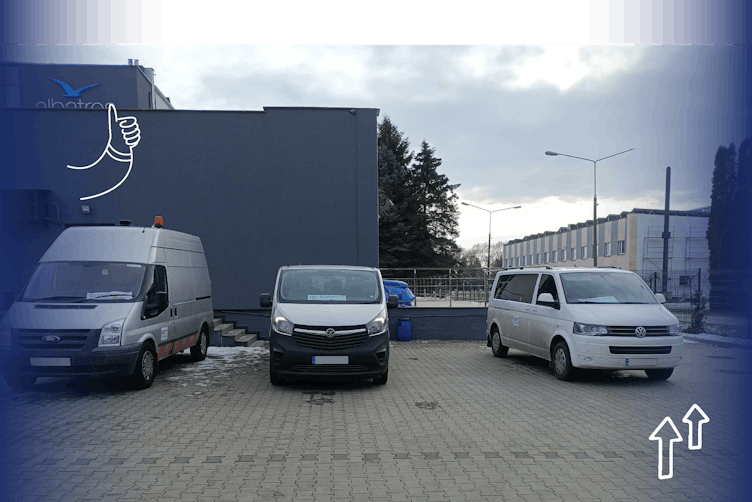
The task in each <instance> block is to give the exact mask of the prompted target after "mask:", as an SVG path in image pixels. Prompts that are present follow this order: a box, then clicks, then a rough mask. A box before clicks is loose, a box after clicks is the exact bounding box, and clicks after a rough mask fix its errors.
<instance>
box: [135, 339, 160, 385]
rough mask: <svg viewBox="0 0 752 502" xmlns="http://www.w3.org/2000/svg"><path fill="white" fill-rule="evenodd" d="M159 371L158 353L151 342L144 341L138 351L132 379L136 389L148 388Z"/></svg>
mask: <svg viewBox="0 0 752 502" xmlns="http://www.w3.org/2000/svg"><path fill="white" fill-rule="evenodd" d="M156 372H157V353H156V352H155V351H154V347H153V346H152V344H150V343H144V344H143V345H142V346H141V352H139V353H138V361H137V362H136V367H135V368H133V375H132V376H131V378H130V380H131V383H132V384H133V386H134V387H135V388H136V389H148V388H149V387H151V384H152V383H154V375H155V374H156Z"/></svg>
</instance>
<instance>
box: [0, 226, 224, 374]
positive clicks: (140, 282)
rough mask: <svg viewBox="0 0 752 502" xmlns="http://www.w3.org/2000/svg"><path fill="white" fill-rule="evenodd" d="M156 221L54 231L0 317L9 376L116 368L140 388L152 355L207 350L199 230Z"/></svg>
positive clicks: (207, 304) (153, 365) (1, 356)
mask: <svg viewBox="0 0 752 502" xmlns="http://www.w3.org/2000/svg"><path fill="white" fill-rule="evenodd" d="M161 223H162V221H161V217H157V219H156V220H155V225H154V226H153V227H133V226H130V223H129V222H121V225H120V226H96V227H71V228H68V229H66V230H64V231H63V233H62V234H60V236H59V237H58V238H57V240H55V242H54V243H53V244H52V246H50V248H49V249H48V250H47V252H46V253H45V254H44V256H42V259H41V260H40V261H39V264H38V265H37V267H36V269H35V270H34V273H33V274H32V275H31V278H30V279H29V281H28V283H27V285H26V287H25V288H24V291H23V293H22V295H21V296H20V297H19V298H18V299H17V300H16V301H15V302H14V303H13V304H12V305H11V306H10V308H9V310H8V312H7V313H6V315H5V316H4V317H3V319H2V321H0V364H1V367H0V371H2V375H3V379H4V380H5V382H6V384H7V385H8V386H10V387H12V388H14V389H23V388H30V387H31V386H32V385H34V383H35V381H36V379H37V377H53V376H54V377H58V376H79V375H89V376H117V375H122V376H126V377H127V378H128V379H129V380H130V381H132V383H133V384H134V385H135V386H136V387H137V388H147V387H149V386H151V384H152V382H153V381H154V375H155V373H156V372H157V369H158V363H159V361H160V360H162V359H164V358H166V357H168V356H170V355H172V354H176V353H178V352H182V351H183V350H186V349H190V351H191V355H192V356H193V359H194V360H198V361H200V360H202V359H204V358H205V357H206V352H207V349H208V346H209V338H210V333H211V331H210V329H211V328H210V326H212V321H213V311H212V299H211V283H210V281H209V272H208V269H207V265H206V258H205V256H204V250H203V246H202V245H201V240H200V239H199V238H198V237H196V236H193V235H188V234H184V233H181V232H175V231H172V230H166V229H163V228H161V227H162V224H161Z"/></svg>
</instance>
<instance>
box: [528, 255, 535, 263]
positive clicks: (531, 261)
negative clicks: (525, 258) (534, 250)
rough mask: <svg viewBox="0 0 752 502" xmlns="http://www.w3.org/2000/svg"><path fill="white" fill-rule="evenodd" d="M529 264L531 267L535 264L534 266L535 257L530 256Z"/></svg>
mask: <svg viewBox="0 0 752 502" xmlns="http://www.w3.org/2000/svg"><path fill="white" fill-rule="evenodd" d="M529 263H530V265H533V264H534V263H533V255H530V261H529Z"/></svg>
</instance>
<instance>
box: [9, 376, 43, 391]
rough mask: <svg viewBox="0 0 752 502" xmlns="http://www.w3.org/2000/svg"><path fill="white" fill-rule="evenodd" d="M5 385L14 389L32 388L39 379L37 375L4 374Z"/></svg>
mask: <svg viewBox="0 0 752 502" xmlns="http://www.w3.org/2000/svg"><path fill="white" fill-rule="evenodd" d="M3 380H5V385H7V386H8V387H10V388H11V389H13V390H31V389H32V388H33V387H34V383H35V382H36V381H37V377H35V376H23V375H3Z"/></svg>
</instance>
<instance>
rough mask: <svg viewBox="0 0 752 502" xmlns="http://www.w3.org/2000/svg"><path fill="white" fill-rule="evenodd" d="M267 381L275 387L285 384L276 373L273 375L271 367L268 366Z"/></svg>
mask: <svg viewBox="0 0 752 502" xmlns="http://www.w3.org/2000/svg"><path fill="white" fill-rule="evenodd" d="M269 381H270V382H271V383H272V385H274V386H275V387H276V386H277V385H282V384H283V383H285V381H284V379H283V378H282V377H281V376H279V375H278V374H277V373H275V372H274V371H272V368H271V366H269Z"/></svg>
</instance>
